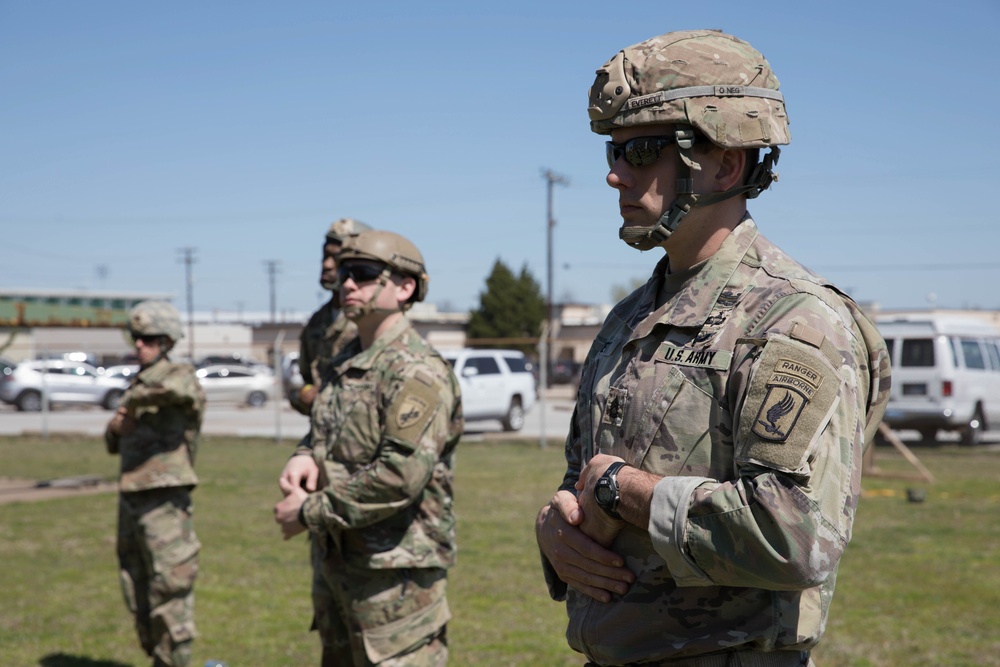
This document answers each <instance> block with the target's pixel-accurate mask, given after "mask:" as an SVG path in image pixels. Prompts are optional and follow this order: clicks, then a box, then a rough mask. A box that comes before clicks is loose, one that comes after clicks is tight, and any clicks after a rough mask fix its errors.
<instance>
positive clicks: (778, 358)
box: [736, 337, 840, 472]
mask: <svg viewBox="0 0 1000 667" xmlns="http://www.w3.org/2000/svg"><path fill="white" fill-rule="evenodd" d="M839 386H840V377H839V375H838V374H837V371H836V370H835V369H834V368H832V367H831V366H830V364H829V362H828V361H827V359H826V357H824V356H823V355H822V354H821V353H820V352H819V351H818V350H816V349H815V348H812V347H809V346H807V345H804V344H802V343H799V342H797V341H791V340H789V339H787V338H784V337H776V338H770V339H769V340H768V341H767V343H766V344H765V347H764V353H763V354H762V355H761V356H760V359H759V360H758V361H757V364H756V368H755V369H754V371H753V375H752V379H751V380H750V386H749V388H748V390H747V393H746V399H745V400H744V402H743V410H742V412H741V414H740V420H739V423H740V426H739V436H738V438H737V445H736V449H737V452H736V454H737V458H738V459H739V460H743V461H753V462H756V463H762V464H764V465H767V466H770V467H774V468H777V469H779V470H785V471H789V472H792V471H795V470H798V469H799V468H800V467H801V466H802V465H804V464H805V460H806V455H807V453H808V450H809V445H810V443H811V442H812V440H813V438H814V437H815V436H816V434H817V433H818V432H819V431H820V430H821V429H822V428H823V427H824V426H825V420H826V419H827V415H828V413H829V412H830V408H831V406H832V405H833V403H834V401H836V400H837V391H838V389H839Z"/></svg>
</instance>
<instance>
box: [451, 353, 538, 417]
mask: <svg viewBox="0 0 1000 667" xmlns="http://www.w3.org/2000/svg"><path fill="white" fill-rule="evenodd" d="M441 355H442V356H443V357H444V358H445V359H447V360H448V363H450V364H451V365H452V367H453V368H454V369H455V375H456V376H457V377H458V384H459V386H460V387H461V389H462V414H463V415H464V416H465V418H466V419H467V420H470V421H474V420H480V419H499V420H500V423H501V424H503V430H505V431H519V430H521V427H523V426H524V413H525V412H527V411H528V410H530V409H531V407H532V406H533V405H534V404H535V399H536V398H537V397H538V389H537V385H536V383H535V376H534V375H533V374H532V364H531V362H530V361H528V360H527V359H526V358H525V357H524V354H523V353H522V352H518V351H516V350H472V349H464V350H446V351H442V353H441Z"/></svg>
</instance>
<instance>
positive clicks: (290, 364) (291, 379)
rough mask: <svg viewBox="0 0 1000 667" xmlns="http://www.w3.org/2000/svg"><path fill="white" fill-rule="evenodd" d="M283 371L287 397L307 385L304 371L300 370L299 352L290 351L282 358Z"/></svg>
mask: <svg viewBox="0 0 1000 667" xmlns="http://www.w3.org/2000/svg"><path fill="white" fill-rule="evenodd" d="M281 373H282V378H281V382H282V385H283V388H284V391H285V397H286V398H287V397H289V396H291V395H292V394H293V393H295V392H297V391H299V390H300V389H302V387H303V386H305V380H303V379H302V372H301V371H300V370H299V353H298V352H289V353H288V354H286V355H285V357H284V358H283V359H282V360H281Z"/></svg>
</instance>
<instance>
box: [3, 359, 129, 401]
mask: <svg viewBox="0 0 1000 667" xmlns="http://www.w3.org/2000/svg"><path fill="white" fill-rule="evenodd" d="M126 387H128V380H126V379H123V378H109V377H105V376H104V375H101V374H100V373H98V372H97V369H96V368H94V367H93V366H91V365H90V364H87V363H83V362H80V361H66V360H62V359H48V360H41V361H24V362H22V363H20V364H18V365H17V366H15V367H14V369H13V371H12V372H11V373H10V374H9V375H3V376H0V400H2V401H3V402H4V403H9V404H12V405H14V406H16V407H17V409H18V410H21V411H22V412H37V411H39V410H41V409H42V396H43V394H44V395H45V396H46V397H47V398H48V400H49V403H50V404H55V403H79V404H92V405H100V406H102V407H103V408H105V409H106V410H114V409H116V408H117V407H118V402H119V401H120V400H121V397H122V394H123V393H124V391H125V389H126Z"/></svg>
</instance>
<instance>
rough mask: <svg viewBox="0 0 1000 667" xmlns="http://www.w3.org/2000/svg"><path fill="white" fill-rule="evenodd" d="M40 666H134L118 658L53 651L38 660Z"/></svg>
mask: <svg viewBox="0 0 1000 667" xmlns="http://www.w3.org/2000/svg"><path fill="white" fill-rule="evenodd" d="M38 664H39V667H133V666H132V664H130V663H124V662H118V661H117V660H93V659H91V658H85V657H83V656H79V655H66V654H65V653H52V654H50V655H47V656H45V657H44V658H42V659H41V660H39V661H38Z"/></svg>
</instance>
